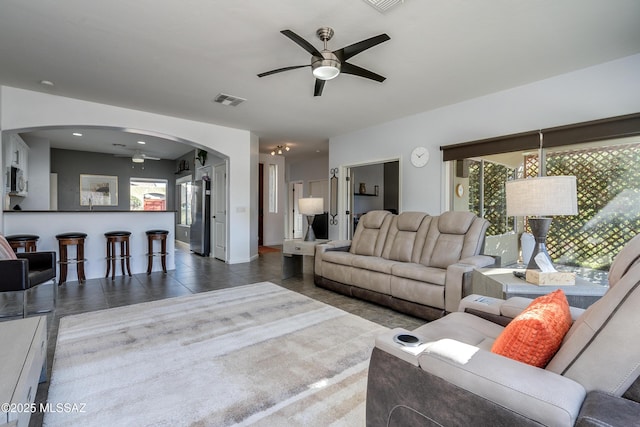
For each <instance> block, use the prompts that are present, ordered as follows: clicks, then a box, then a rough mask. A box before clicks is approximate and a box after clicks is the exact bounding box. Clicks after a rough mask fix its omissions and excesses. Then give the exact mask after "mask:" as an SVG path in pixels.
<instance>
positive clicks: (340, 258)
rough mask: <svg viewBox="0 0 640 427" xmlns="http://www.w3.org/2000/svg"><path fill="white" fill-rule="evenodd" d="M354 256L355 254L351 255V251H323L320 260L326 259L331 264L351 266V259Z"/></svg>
mask: <svg viewBox="0 0 640 427" xmlns="http://www.w3.org/2000/svg"><path fill="white" fill-rule="evenodd" d="M356 256H357V255H353V254H352V253H349V252H342V251H326V252H325V253H323V254H322V261H326V262H329V263H332V264H339V265H348V266H351V265H352V263H353V259H354V258H355V257H356Z"/></svg>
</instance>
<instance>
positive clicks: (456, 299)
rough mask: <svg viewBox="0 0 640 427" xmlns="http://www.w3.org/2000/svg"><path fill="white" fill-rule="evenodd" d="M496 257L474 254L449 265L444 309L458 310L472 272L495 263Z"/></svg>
mask: <svg viewBox="0 0 640 427" xmlns="http://www.w3.org/2000/svg"><path fill="white" fill-rule="evenodd" d="M494 262H495V259H493V258H492V257H490V256H487V255H474V256H471V257H468V258H464V259H461V260H460V261H458V262H457V263H455V264H452V265H450V266H449V267H447V276H446V278H445V284H444V286H445V291H444V309H445V311H446V312H448V313H451V312H453V311H456V310H458V305H459V304H460V300H461V299H462V297H463V296H464V289H465V282H466V281H467V280H469V277H470V275H471V272H472V271H473V270H475V269H477V268H482V267H487V266H489V265H493V263H494Z"/></svg>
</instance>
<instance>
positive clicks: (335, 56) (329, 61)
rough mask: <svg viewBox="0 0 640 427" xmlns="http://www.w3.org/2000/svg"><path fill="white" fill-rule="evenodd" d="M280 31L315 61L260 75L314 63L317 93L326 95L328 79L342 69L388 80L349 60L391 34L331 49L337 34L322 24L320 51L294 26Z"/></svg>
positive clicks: (262, 75) (369, 77)
mask: <svg viewBox="0 0 640 427" xmlns="http://www.w3.org/2000/svg"><path fill="white" fill-rule="evenodd" d="M280 32H281V33H282V34H284V35H285V36H286V37H289V38H290V39H291V40H293V41H294V42H295V43H296V44H298V45H299V46H300V47H302V48H303V49H304V50H306V51H307V52H309V53H310V54H311V64H309V65H293V66H291V67H284V68H278V69H275V70H271V71H267V72H264V73H260V74H258V77H265V76H270V75H271V74H276V73H281V72H283V71H289V70H295V69H296V68H304V67H311V71H312V72H313V76H314V77H315V78H316V86H315V90H314V92H313V96H320V95H322V89H324V84H325V82H326V81H327V80H331V79H333V78H336V77H338V75H339V74H340V73H344V74H352V75H354V76H359V77H364V78H366V79H371V80H375V81H377V82H383V81H384V80H385V77H383V76H381V75H379V74H376V73H374V72H373V71H369V70H366V69H364V68H362V67H358V66H357V65H353V64H350V63H348V62H347V60H348V59H349V58H351V57H353V56H355V55H357V54H359V53H361V52H363V51H365V50H367V49H369V48H372V47H374V46H376V45H379V44H380V43H383V42H386V41H387V40H390V37H389V36H388V35H386V34H380V35H377V36H375V37H371V38H368V39H366V40H362V41H360V42H358V43H354V44H351V45H349V46H346V47H343V48H342V49H338V50H334V51H330V50H329V49H327V42H328V41H329V40H331V38H332V37H333V29H331V28H329V27H322V28H319V29H318V30H317V31H316V35H317V36H318V38H319V39H320V40H322V41H323V42H324V49H322V51H319V50H318V49H316V48H315V47H314V46H313V45H312V44H311V43H309V42H308V41H306V40H305V39H303V38H302V37H300V36H299V35H297V34H296V33H294V32H293V31H291V30H282V31H280Z"/></svg>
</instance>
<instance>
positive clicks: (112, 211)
mask: <svg viewBox="0 0 640 427" xmlns="http://www.w3.org/2000/svg"><path fill="white" fill-rule="evenodd" d="M3 212H4V213H167V212H170V213H175V211H120V210H106V209H104V210H103V209H93V210H89V209H83V210H80V209H78V210H75V211H70V210H63V211H30V210H15V209H11V210H4V211H3Z"/></svg>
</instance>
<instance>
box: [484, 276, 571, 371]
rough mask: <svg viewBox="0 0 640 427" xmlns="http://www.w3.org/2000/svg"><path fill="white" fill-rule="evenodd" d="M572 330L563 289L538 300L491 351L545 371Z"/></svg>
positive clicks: (509, 326)
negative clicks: (570, 329) (566, 335)
mask: <svg viewBox="0 0 640 427" xmlns="http://www.w3.org/2000/svg"><path fill="white" fill-rule="evenodd" d="M569 327H571V312H570V311H569V303H568V302H567V297H566V296H565V295H564V292H562V290H561V289H558V290H556V291H554V292H552V293H550V294H548V295H543V296H541V297H538V298H536V299H534V300H533V301H532V302H531V304H529V306H528V307H527V308H526V309H525V310H524V311H523V312H522V313H520V314H519V315H518V316H516V317H515V318H514V319H513V320H512V321H511V322H510V323H509V324H508V325H507V326H506V327H505V328H504V330H503V331H502V333H501V334H500V335H499V336H498V338H496V340H495V342H494V343H493V346H492V347H491V351H492V352H493V353H497V354H501V355H503V356H506V357H509V358H511V359H514V360H518V361H520V362H523V363H528V364H529V365H533V366H537V367H539V368H544V367H545V366H546V365H547V363H549V360H551V358H552V357H553V355H554V354H556V351H558V349H559V348H560V344H562V339H563V338H564V335H565V334H566V333H567V331H568V330H569Z"/></svg>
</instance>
